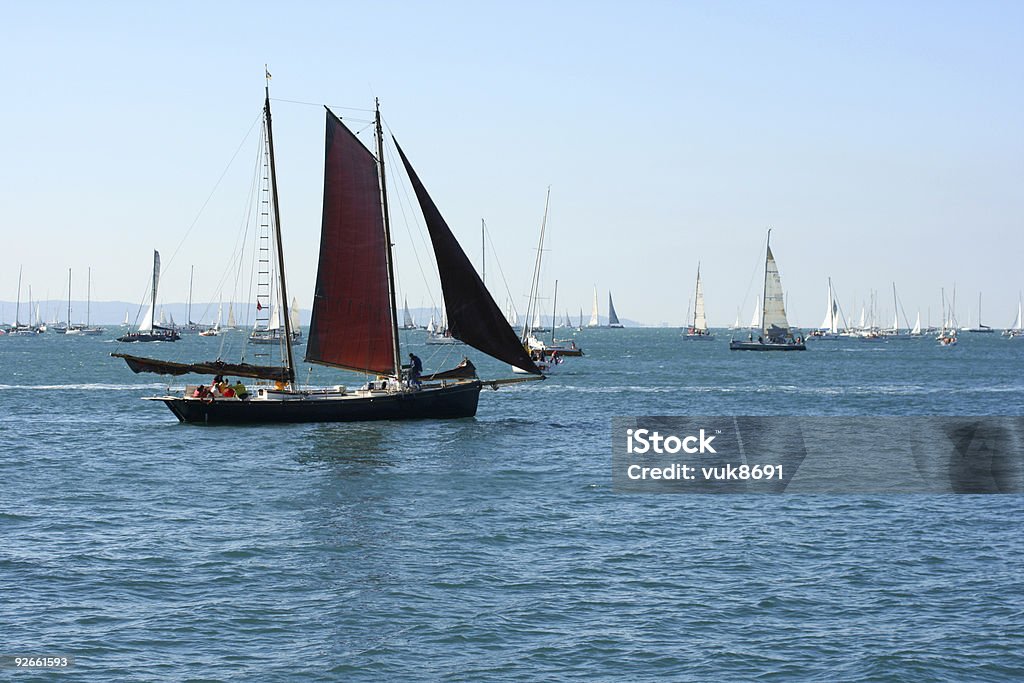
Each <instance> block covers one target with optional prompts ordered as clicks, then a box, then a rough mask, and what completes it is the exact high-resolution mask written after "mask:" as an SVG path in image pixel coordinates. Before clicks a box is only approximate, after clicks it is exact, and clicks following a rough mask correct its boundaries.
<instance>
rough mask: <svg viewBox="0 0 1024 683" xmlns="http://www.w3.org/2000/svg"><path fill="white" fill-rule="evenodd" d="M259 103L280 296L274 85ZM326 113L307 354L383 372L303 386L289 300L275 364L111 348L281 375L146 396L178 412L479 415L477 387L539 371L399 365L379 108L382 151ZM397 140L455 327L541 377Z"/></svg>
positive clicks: (285, 418)
mask: <svg viewBox="0 0 1024 683" xmlns="http://www.w3.org/2000/svg"><path fill="white" fill-rule="evenodd" d="M263 111H264V116H263V126H264V130H265V135H266V146H265V149H266V154H267V156H268V161H269V163H268V165H267V168H268V170H269V179H270V187H271V202H270V213H271V214H272V221H273V225H274V233H275V237H276V239H275V250H276V257H277V271H276V277H277V280H278V282H277V286H278V291H279V292H280V297H279V298H280V301H282V302H287V301H288V297H287V292H286V278H285V269H284V252H283V249H282V246H281V244H282V240H281V219H280V201H279V199H278V192H277V172H276V166H275V162H274V137H273V127H272V124H271V112H270V92H269V87H268V88H267V93H266V100H265V103H264V107H263ZM326 118H327V121H326V134H325V138H326V140H325V163H324V194H323V196H324V200H323V218H322V223H321V237H320V256H319V267H318V271H317V278H316V290H315V295H314V299H313V311H312V319H311V322H310V328H309V337H308V343H307V346H306V357H305V360H306V362H308V363H316V364H318V365H326V366H329V367H334V368H341V369H345V370H352V371H355V372H361V373H367V374H369V375H371V376H375V377H376V379H374V380H372V381H369V382H367V383H366V384H365V385H363V386H362V387H361V388H359V389H356V390H352V391H349V390H347V389H346V388H344V387H334V388H331V389H318V390H312V389H310V390H303V389H300V388H299V387H298V385H297V384H296V382H295V374H296V373H295V368H296V365H295V359H294V354H293V349H292V343H291V334H290V333H291V324H292V323H291V316H289V315H288V314H287V311H285V313H284V315H283V316H282V319H283V322H284V327H285V330H284V335H283V338H284V353H283V354H282V355H283V358H282V364H281V365H279V366H276V365H268V366H254V365H248V364H228V363H225V362H223V361H222V360H220V359H218V360H216V361H211V362H206V363H168V362H165V361H159V360H154V359H147V358H137V357H132V356H126V355H125V354H113V355H115V356H117V357H121V358H124V359H125V361H126V362H127V363H128V365H129V367H130V368H131V369H132V370H134V371H135V372H155V373H159V374H171V375H180V374H185V373H197V374H217V375H233V376H238V377H248V378H255V379H263V380H272V381H275V382H277V385H276V386H274V387H273V388H271V387H260V388H258V389H257V390H256V392H255V393H254V394H252V395H251V398H248V399H239V398H238V397H237V395H236V396H235V397H233V398H223V397H222V398H217V399H216V400H211V398H210V397H209V396H206V397H201V395H202V392H198V390H197V391H196V392H191V391H190V390H189V388H188V387H186V389H185V393H184V395H166V396H156V397H152V398H151V399H150V400H156V401H162V402H163V403H164V404H166V405H167V407H168V408H170V410H171V411H172V412H173V413H174V414H175V415H176V416H177V417H178V419H179V420H180V421H182V422H199V423H247V422H260V423H266V422H335V421H355V420H386V419H416V418H458V417H472V416H474V415H475V414H476V410H477V403H478V399H479V397H480V390H481V389H482V388H483V387H484V386H485V385H487V386H490V387H492V388H498V387H499V386H500V385H503V384H511V383H517V382H522V381H526V380H528V379H533V378H532V377H530V378H519V379H516V378H507V379H497V380H481V379H479V378H478V377H477V376H476V371H475V368H474V367H473V365H472V363H470V362H469V361H468V359H466V360H464V361H463V362H462V363H461V364H460V365H459V366H458V367H456V368H453V369H452V370H449V371H447V372H442V373H434V374H431V375H424V376H422V377H416V376H412V377H410V376H409V375H408V373H407V372H406V367H403V365H402V356H401V353H400V345H399V335H398V322H397V306H396V304H395V274H394V265H393V261H392V251H391V228H390V217H389V212H388V201H387V183H386V180H385V176H384V153H383V144H384V141H383V129H382V125H381V117H380V108H379V106H378V107H377V108H376V113H375V121H374V123H375V125H374V129H375V133H376V140H377V155H376V156H374V154H373V153H372V152H370V150H369V149H367V148H366V147H365V146H364V145H363V143H362V142H361V141H360V140H359V139H358V138H357V137H356V136H355V135H354V134H353V133H352V132H351V131H350V130H349V129H348V128H346V127H345V125H344V124H342V122H341V119H339V118H338V117H337V116H335V115H334V113H333V112H331V110H330V109H327V110H326ZM395 146H396V148H397V149H398V154H399V156H400V157H401V160H402V164H403V166H404V167H405V170H406V173H407V175H408V177H409V181H410V183H411V184H412V186H413V190H414V192H415V194H416V197H417V199H418V202H419V205H420V209H421V211H422V213H423V217H424V222H425V224H426V226H427V230H428V232H429V234H430V239H431V242H432V244H433V248H434V255H435V258H436V260H437V266H438V272H439V274H440V278H441V287H442V290H443V294H444V299H445V302H446V304H447V306H448V314H449V323H450V325H451V331H452V334H453V335H454V336H456V337H457V338H459V339H461V340H462V341H464V342H465V343H467V344H469V345H470V346H473V347H474V348H476V349H478V350H480V351H482V352H484V353H486V354H487V355H489V356H492V357H494V358H496V359H497V360H499V361H502V362H504V363H510V364H512V365H515V366H517V367H520V368H523V369H525V370H527V371H529V372H531V374H534V375H537V376H538V377H540V376H541V372H540V370H539V369H537V367H536V366H535V365H534V364H533V361H532V360H530V357H529V355H528V354H527V353H526V351H525V350H524V349H523V347H522V345H521V344H520V342H519V338H518V337H517V336H516V334H515V332H514V331H513V330H512V328H511V327H510V326H509V325H508V323H507V322H506V321H505V318H504V316H503V315H502V313H501V311H500V310H499V309H498V306H497V305H496V304H495V303H494V300H493V299H492V298H491V295H490V293H489V292H488V291H487V289H486V288H485V287H484V285H483V283H482V281H481V280H480V277H479V276H478V275H477V273H476V270H475V269H474V268H473V266H472V264H471V263H470V261H469V258H468V257H467V256H466V254H465V252H464V251H463V250H462V247H461V246H460V245H459V243H458V242H457V241H456V239H455V236H454V235H453V234H452V232H451V230H450V229H449V227H448V225H447V223H446V222H445V220H444V218H443V217H442V216H441V213H440V212H439V211H438V209H437V207H436V206H435V204H434V202H433V200H432V199H431V198H430V196H429V195H428V194H427V191H426V188H425V187H424V186H423V184H422V182H421V181H420V179H419V177H418V176H417V175H416V172H415V171H414V170H413V168H412V166H411V164H410V163H409V160H408V158H407V157H406V156H405V153H404V152H403V151H402V149H401V147H398V143H397V141H396V142H395ZM352 272H358V273H360V277H358V278H352V277H350V276H349V274H350V273H352ZM409 355H410V357H411V356H412V354H409ZM194 394H200V395H198V396H197V395H194Z"/></svg>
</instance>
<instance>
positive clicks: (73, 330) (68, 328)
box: [63, 268, 85, 335]
mask: <svg viewBox="0 0 1024 683" xmlns="http://www.w3.org/2000/svg"><path fill="white" fill-rule="evenodd" d="M84 330H85V325H75V324H73V323H72V322H71V269H70V268H68V324H67V325H65V326H64V329H63V332H64V334H68V335H78V334H82V333H83V331H84Z"/></svg>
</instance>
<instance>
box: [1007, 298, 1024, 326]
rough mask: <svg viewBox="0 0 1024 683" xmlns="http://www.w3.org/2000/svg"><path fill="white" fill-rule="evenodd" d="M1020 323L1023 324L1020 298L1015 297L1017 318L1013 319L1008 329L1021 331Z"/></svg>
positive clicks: (1023, 317) (1023, 318) (1023, 316)
mask: <svg viewBox="0 0 1024 683" xmlns="http://www.w3.org/2000/svg"><path fill="white" fill-rule="evenodd" d="M1022 325H1024V315H1022V309H1021V302H1020V299H1017V319H1016V320H1015V321H1013V325H1011V326H1010V329H1011V330H1014V331H1016V332H1022V331H1024V327H1022Z"/></svg>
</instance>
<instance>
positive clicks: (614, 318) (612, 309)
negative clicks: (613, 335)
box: [608, 291, 622, 329]
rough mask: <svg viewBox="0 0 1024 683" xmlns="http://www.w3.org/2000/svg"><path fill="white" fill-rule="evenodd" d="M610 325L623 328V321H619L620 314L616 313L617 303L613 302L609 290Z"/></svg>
mask: <svg viewBox="0 0 1024 683" xmlns="http://www.w3.org/2000/svg"><path fill="white" fill-rule="evenodd" d="M608 327H611V328H613V329H622V323H620V322H619V316H618V315H616V314H615V304H613V303H612V293H611V291H609V292H608Z"/></svg>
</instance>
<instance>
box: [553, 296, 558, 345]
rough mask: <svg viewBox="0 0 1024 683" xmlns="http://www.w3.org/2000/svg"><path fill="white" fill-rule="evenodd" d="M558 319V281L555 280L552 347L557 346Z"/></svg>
mask: <svg viewBox="0 0 1024 683" xmlns="http://www.w3.org/2000/svg"><path fill="white" fill-rule="evenodd" d="M557 317H558V280H555V295H554V296H553V297H551V345H552V346H554V344H555V318H557Z"/></svg>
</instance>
